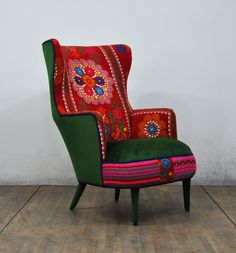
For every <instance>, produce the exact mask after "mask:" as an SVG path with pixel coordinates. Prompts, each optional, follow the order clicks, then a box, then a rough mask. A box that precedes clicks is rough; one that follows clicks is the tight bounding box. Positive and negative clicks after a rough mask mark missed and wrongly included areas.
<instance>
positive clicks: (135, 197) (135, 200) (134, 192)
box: [130, 188, 139, 226]
mask: <svg viewBox="0 0 236 253" xmlns="http://www.w3.org/2000/svg"><path fill="white" fill-rule="evenodd" d="M130 190H131V200H132V210H133V224H134V226H136V225H138V216H139V188H133V189H130Z"/></svg>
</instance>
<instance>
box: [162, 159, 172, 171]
mask: <svg viewBox="0 0 236 253" xmlns="http://www.w3.org/2000/svg"><path fill="white" fill-rule="evenodd" d="M161 164H162V167H163V169H169V168H170V167H171V163H170V160H169V159H168V158H163V159H161Z"/></svg>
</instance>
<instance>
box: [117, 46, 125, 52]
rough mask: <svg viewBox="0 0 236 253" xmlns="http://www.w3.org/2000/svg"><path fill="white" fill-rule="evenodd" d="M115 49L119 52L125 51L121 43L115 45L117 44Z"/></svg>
mask: <svg viewBox="0 0 236 253" xmlns="http://www.w3.org/2000/svg"><path fill="white" fill-rule="evenodd" d="M116 49H117V50H118V51H120V52H125V51H126V48H125V46H123V45H117V46H116Z"/></svg>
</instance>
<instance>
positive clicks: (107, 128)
mask: <svg viewBox="0 0 236 253" xmlns="http://www.w3.org/2000/svg"><path fill="white" fill-rule="evenodd" d="M105 131H106V134H107V136H110V133H111V130H110V128H109V126H105Z"/></svg>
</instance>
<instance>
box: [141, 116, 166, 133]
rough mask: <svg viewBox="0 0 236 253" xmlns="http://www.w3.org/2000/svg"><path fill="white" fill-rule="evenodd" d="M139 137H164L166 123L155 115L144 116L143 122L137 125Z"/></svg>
mask: <svg viewBox="0 0 236 253" xmlns="http://www.w3.org/2000/svg"><path fill="white" fill-rule="evenodd" d="M138 130H139V136H140V137H144V138H145V137H148V138H156V137H161V136H166V134H167V133H166V123H165V122H164V121H162V120H161V119H160V116H159V115H157V114H149V115H146V116H144V118H143V120H142V121H141V122H140V123H139V124H138Z"/></svg>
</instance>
